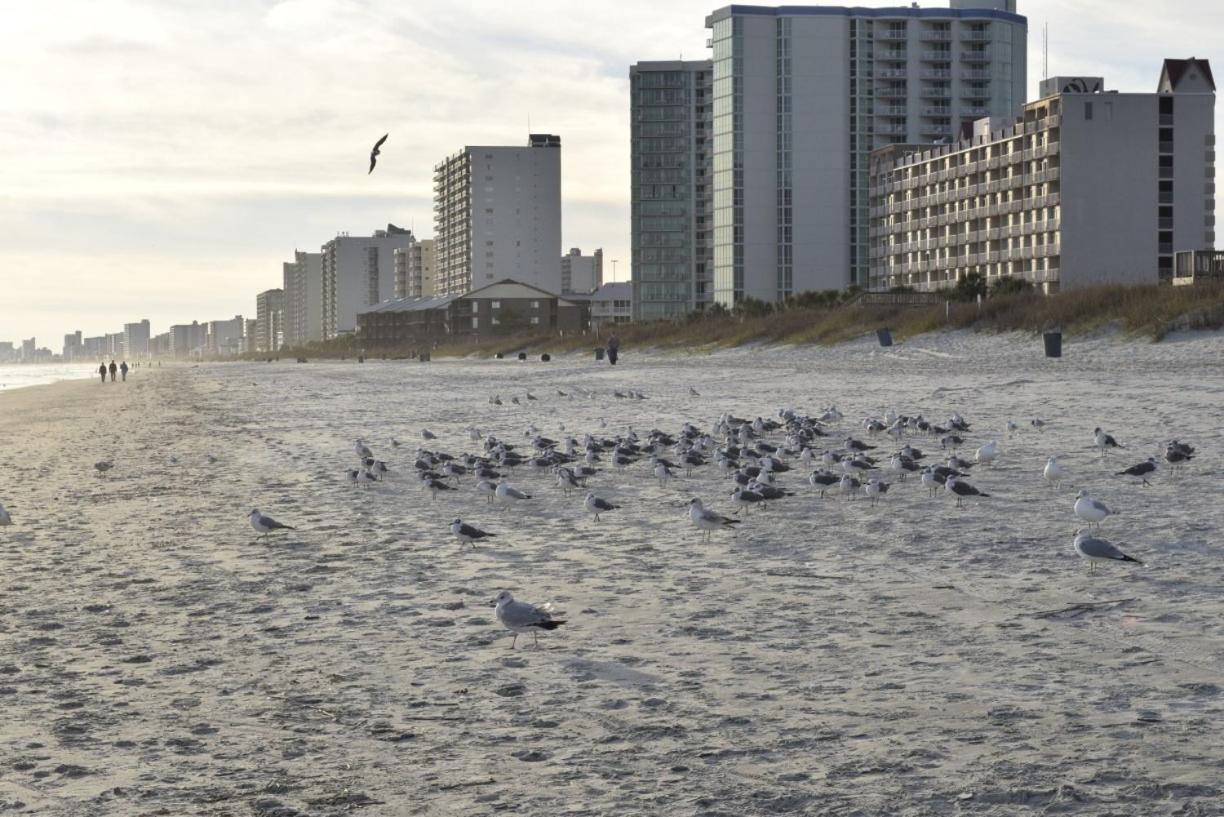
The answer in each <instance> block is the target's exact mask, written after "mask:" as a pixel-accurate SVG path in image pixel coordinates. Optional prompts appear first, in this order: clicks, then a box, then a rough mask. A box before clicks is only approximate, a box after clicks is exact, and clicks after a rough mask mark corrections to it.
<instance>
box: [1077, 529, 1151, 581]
mask: <svg viewBox="0 0 1224 817" xmlns="http://www.w3.org/2000/svg"><path fill="white" fill-rule="evenodd" d="M1075 552H1076V553H1078V554H1079V555H1080V556H1081V557H1082V558H1084V559H1087V560H1088V572H1089V573H1092V572H1094V570H1095V568H1096V563H1097V562H1134V563H1135V564H1137V565H1139V566H1140V567H1142V566H1143V562H1141V561H1139V560H1138V559H1136V558H1134V557H1132V556H1127V555H1126V554H1125V553H1123V552H1122V551H1121V550H1119V549H1118V548H1117V547H1115V546H1114V544H1113V543H1112V542H1110V541H1109V540H1108V539H1101V538H1099V537H1097V536H1093V535H1092V534H1091V533H1089V532H1088V530H1087V529H1086V528H1080V529H1079V530H1078V531H1077V532H1076V534H1075Z"/></svg>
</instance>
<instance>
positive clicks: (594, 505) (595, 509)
mask: <svg viewBox="0 0 1224 817" xmlns="http://www.w3.org/2000/svg"><path fill="white" fill-rule="evenodd" d="M582 504H583V507H585V508H586V509H587V512H588V513H593V514H595V521H596V522H598V521H599V515H600V514H601V513H607V512H608V511H615V510H616V509H618V508H619V507H620V505H613V504H612V503H611V502H609V501H608V500H606V499H601V498H599V497H597V496H595V494H592V493H588V494H587V495H586V501H585V502H583V503H582Z"/></svg>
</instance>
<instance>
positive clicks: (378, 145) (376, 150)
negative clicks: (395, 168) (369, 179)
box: [366, 133, 391, 176]
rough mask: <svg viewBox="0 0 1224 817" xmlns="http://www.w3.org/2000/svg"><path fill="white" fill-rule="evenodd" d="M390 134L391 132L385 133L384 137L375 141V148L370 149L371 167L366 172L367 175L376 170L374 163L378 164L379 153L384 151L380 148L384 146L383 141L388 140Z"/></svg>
mask: <svg viewBox="0 0 1224 817" xmlns="http://www.w3.org/2000/svg"><path fill="white" fill-rule="evenodd" d="M390 135H391V134H389V133H384V134H383V138H381V139H379V140H378V141H377V142H375V143H374V149H373V150H371V151H370V169H369V171H368V172H367V173H366V175H367V176H369V175H370V173H373V172H374V165H376V164H378V154H379V153H381V152H382V151H380V150H379V148H381V147H382V146H383V142H385V141H387V137H388V136H390Z"/></svg>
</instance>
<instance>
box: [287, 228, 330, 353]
mask: <svg viewBox="0 0 1224 817" xmlns="http://www.w3.org/2000/svg"><path fill="white" fill-rule="evenodd" d="M283 270H284V272H283V287H282V288H283V289H284V292H285V316H284V330H283V333H284V344H285V346H289V347H293V346H299V345H301V344H303V343H310V342H312V341H319V340H323V255H322V253H317V252H302V251H301V250H294V252H293V260H292V261H286V262H285V263H284V266H283Z"/></svg>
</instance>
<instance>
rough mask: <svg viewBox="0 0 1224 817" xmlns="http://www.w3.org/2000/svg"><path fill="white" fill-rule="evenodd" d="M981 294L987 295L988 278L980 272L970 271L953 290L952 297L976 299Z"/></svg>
mask: <svg viewBox="0 0 1224 817" xmlns="http://www.w3.org/2000/svg"><path fill="white" fill-rule="evenodd" d="M979 295H981V296H982V297H985V296H986V279H985V278H983V277H982V274H981V273H979V272H971V273H969V274H968V275H966V276H965V277H964V278H962V279H960V280H959V281H957V282H956V286H955V287H954V288H953V290H952V299H953V300H956V301H976V300H977V297H978V296H979Z"/></svg>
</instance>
